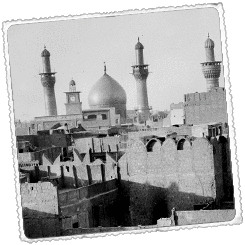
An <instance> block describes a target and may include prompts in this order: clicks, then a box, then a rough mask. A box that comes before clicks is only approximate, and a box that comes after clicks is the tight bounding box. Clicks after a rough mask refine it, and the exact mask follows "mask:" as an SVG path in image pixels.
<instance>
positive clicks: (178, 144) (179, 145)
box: [177, 138, 185, 151]
mask: <svg viewBox="0 0 245 245" xmlns="http://www.w3.org/2000/svg"><path fill="white" fill-rule="evenodd" d="M184 143H185V139H184V138H183V139H180V140H179V141H178V143H177V150H178V151H180V150H183V149H184Z"/></svg>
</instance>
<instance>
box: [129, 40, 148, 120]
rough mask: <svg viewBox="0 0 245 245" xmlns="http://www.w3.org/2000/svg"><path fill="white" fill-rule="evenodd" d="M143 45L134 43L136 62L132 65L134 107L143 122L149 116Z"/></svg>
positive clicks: (146, 68)
mask: <svg viewBox="0 0 245 245" xmlns="http://www.w3.org/2000/svg"><path fill="white" fill-rule="evenodd" d="M143 49H144V46H143V45H142V44H141V43H140V41H139V38H138V43H137V44H136V45H135V54H136V64H135V65H134V66H132V67H133V75H134V78H135V80H136V91H137V107H136V108H135V109H136V111H137V112H138V115H139V121H140V122H145V121H146V120H147V119H148V118H149V116H150V107H149V105H148V95H147V84H146V79H147V77H148V74H149V72H148V65H146V64H144V54H143Z"/></svg>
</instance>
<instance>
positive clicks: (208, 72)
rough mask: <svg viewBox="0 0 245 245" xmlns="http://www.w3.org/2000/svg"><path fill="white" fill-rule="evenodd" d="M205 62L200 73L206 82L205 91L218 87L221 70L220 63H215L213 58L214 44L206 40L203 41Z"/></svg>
mask: <svg viewBox="0 0 245 245" xmlns="http://www.w3.org/2000/svg"><path fill="white" fill-rule="evenodd" d="M205 49H206V62H204V63H201V64H202V72H203V74H204V77H205V78H206V81H207V91H210V90H211V89H212V88H215V87H219V77H220V70H221V65H220V64H221V61H215V57H214V42H213V40H212V39H210V38H209V34H208V38H207V40H206V41H205Z"/></svg>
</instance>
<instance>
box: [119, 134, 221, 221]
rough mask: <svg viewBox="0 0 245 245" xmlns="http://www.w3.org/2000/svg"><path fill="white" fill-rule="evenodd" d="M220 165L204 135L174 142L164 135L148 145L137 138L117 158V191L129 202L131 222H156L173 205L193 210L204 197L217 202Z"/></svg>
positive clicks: (219, 194)
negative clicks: (118, 187)
mask: <svg viewBox="0 0 245 245" xmlns="http://www.w3.org/2000/svg"><path fill="white" fill-rule="evenodd" d="M149 143H150V142H149ZM149 143H148V144H149ZM221 165H222V163H221V161H220V159H218V158H217V159H216V158H214V154H213V145H212V144H211V143H210V142H209V141H208V140H207V139H205V138H197V139H195V140H194V141H192V142H190V141H189V140H187V139H186V140H182V141H179V142H177V143H176V142H175V141H174V140H173V139H171V138H167V139H166V140H165V141H164V142H163V144H162V145H160V143H159V141H157V140H155V145H152V146H151V147H150V145H147V146H145V145H144V144H143V143H142V142H141V141H140V140H136V141H135V142H134V143H133V144H132V145H131V147H130V148H129V149H127V151H126V154H125V155H124V156H123V157H122V158H121V159H120V160H119V169H120V176H119V179H120V180H121V181H120V183H121V186H120V188H121V189H120V193H122V195H121V198H122V203H123V202H124V205H126V204H127V205H128V206H129V208H128V209H129V214H130V219H131V225H152V224H156V221H157V219H159V218H162V217H168V216H169V215H170V212H171V209H172V208H173V207H175V208H176V209H177V210H193V206H194V205H195V204H200V203H205V202H206V201H207V200H216V199H217V200H216V201H218V202H219V201H220V199H222V195H223V194H222V192H223V185H222V181H218V180H217V178H218V177H215V174H216V173H217V174H218V176H220V174H221V173H222V167H221ZM126 209H127V208H126Z"/></svg>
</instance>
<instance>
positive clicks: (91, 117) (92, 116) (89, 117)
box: [88, 114, 97, 120]
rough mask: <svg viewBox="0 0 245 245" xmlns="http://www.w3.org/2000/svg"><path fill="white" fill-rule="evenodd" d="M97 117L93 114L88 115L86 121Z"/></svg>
mask: <svg viewBox="0 0 245 245" xmlns="http://www.w3.org/2000/svg"><path fill="white" fill-rule="evenodd" d="M96 118H97V116H96V115H95V114H92V115H88V120H96Z"/></svg>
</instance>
